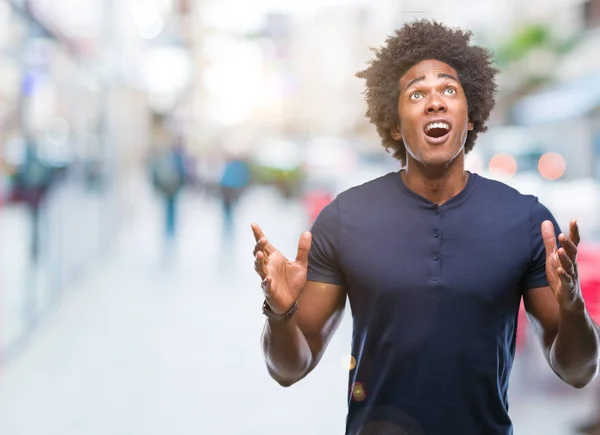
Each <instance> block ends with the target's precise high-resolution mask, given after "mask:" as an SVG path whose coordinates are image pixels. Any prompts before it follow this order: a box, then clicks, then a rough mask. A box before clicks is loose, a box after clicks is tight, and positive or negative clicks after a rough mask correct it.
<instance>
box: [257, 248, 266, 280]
mask: <svg viewBox="0 0 600 435" xmlns="http://www.w3.org/2000/svg"><path fill="white" fill-rule="evenodd" d="M254 270H255V271H256V273H258V275H259V276H260V277H261V278H262V279H265V277H266V276H267V266H266V262H265V254H264V253H263V252H262V251H259V252H258V253H257V254H256V260H255V261H254Z"/></svg>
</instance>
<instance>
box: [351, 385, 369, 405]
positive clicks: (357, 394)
mask: <svg viewBox="0 0 600 435" xmlns="http://www.w3.org/2000/svg"><path fill="white" fill-rule="evenodd" d="M352 398H353V399H354V400H356V401H357V402H362V401H363V400H365V399H366V398H367V394H366V393H365V388H364V387H363V384H361V383H360V382H355V383H354V385H353V386H352Z"/></svg>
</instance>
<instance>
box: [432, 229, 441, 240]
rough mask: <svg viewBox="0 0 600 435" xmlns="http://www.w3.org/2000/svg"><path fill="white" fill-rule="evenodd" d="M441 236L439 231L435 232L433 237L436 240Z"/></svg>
mask: <svg viewBox="0 0 600 435" xmlns="http://www.w3.org/2000/svg"><path fill="white" fill-rule="evenodd" d="M439 236H440V232H439V231H438V230H435V231H434V232H433V237H435V238H436V239H437V238H438V237H439Z"/></svg>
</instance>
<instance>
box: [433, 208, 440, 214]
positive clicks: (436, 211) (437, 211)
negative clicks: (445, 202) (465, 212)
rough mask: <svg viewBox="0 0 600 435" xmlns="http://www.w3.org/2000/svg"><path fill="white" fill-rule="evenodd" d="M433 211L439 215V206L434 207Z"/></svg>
mask: <svg viewBox="0 0 600 435" xmlns="http://www.w3.org/2000/svg"><path fill="white" fill-rule="evenodd" d="M434 213H435V215H436V216H437V215H439V214H440V208H439V207H436V208H435V210H434Z"/></svg>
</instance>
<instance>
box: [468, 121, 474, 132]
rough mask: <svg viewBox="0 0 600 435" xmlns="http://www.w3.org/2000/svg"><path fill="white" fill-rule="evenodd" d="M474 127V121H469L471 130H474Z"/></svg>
mask: <svg viewBox="0 0 600 435" xmlns="http://www.w3.org/2000/svg"><path fill="white" fill-rule="evenodd" d="M474 128H475V126H474V125H473V123H472V122H471V121H469V131H471V130H473V129H474Z"/></svg>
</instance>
